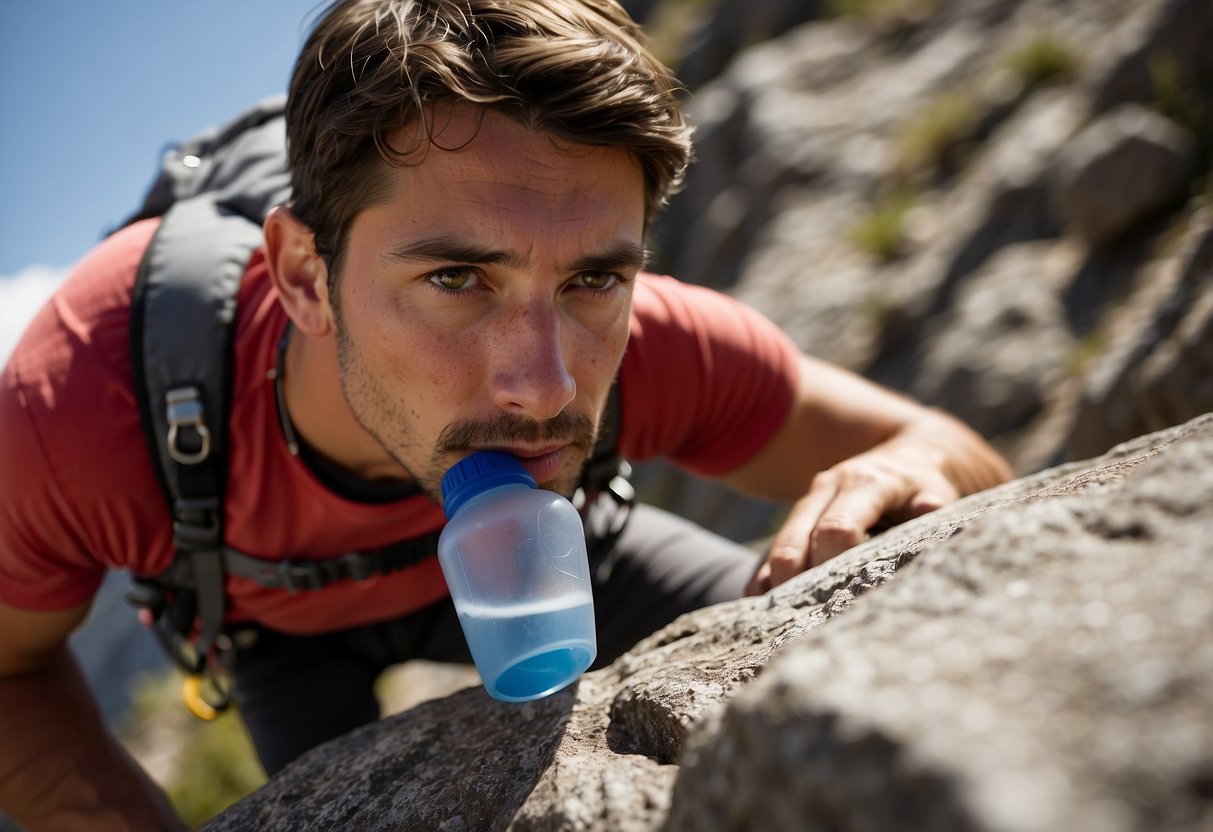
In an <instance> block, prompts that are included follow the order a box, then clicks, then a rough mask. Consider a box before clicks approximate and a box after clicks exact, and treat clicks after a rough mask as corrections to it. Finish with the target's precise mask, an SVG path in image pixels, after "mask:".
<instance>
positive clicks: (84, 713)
mask: <svg viewBox="0 0 1213 832" xmlns="http://www.w3.org/2000/svg"><path fill="white" fill-rule="evenodd" d="M87 611H88V605H87V604H85V605H82V606H80V607H76V608H74V609H71V610H64V611H61V612H32V611H29V610H20V609H16V608H14V607H9V606H5V605H3V604H0V737H3V741H0V808H3V809H4V811H5V812H7V813H8V814H9V815H11V816H12V817H13V819H14V820H16V821H17V822H18V823H19V824H21V825H22V826H23V827H24V828H26V829H28V830H29V832H56V830H78V829H89V830H98V831H99V832H102V831H108V830H113V831H114V832H119V830H157V832H158V831H159V830H184V829H186V826H185V824H184V823H183V822H182V821H181V820H180V818H178V817H177V815H176V814H175V813H174V812H173V809H172V807H171V806H170V805H169V802H168V799H167V798H166V797H165V796H164V794H163V792H161V791H160V789H159V788H158V787H157V786H156V784H155V783H153V782H152V780H151V779H150V778H149V777H148V776H147V774H145V773H144V772H143V770H142V769H141V768H140V767H139V764H138V763H136V762H135V761H134V759H133V758H131V756H130V755H129V754H127V752H126V750H125V749H124V748H123V747H122V746H121V745H120V744H119V743H118V742H117V741H116V740H115V739H114V738H113V737H112V736H111V735H110V734H109V733H108V732H107V731H106V729H105V725H104V724H103V722H102V719H101V714H100V713H99V712H98V710H97V706H96V703H95V702H94V701H93V697H92V693H91V692H90V691H89V689H88V686H87V684H86V683H85V681H84V677H83V675H82V674H81V672H80V669H79V667H78V666H77V664H76V661H75V658H74V657H73V656H72V655H71V652H70V651H69V650H68V649H67V644H66V639H67V636H68V634H69V633H70V632H71V631H72V629H73V628H74V627H75V626H76V625H77V624H79V622H80V621H81V620H83V618H84V615H85V613H86V612H87Z"/></svg>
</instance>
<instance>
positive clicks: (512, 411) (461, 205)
mask: <svg viewBox="0 0 1213 832" xmlns="http://www.w3.org/2000/svg"><path fill="white" fill-rule="evenodd" d="M434 133H435V135H434V145H433V146H429V145H428V144H426V143H425V142H424V140H422V146H423V149H422V150H421V151H419V152H418V155H417V159H419V160H420V161H416V160H411V161H415V163H414V164H410V165H408V166H404V167H391V168H389V167H387V166H386V165H385V166H384V174H383V175H384V176H385V177H387V179H388V183H389V186H388V193H387V197H386V199H384V200H381V201H379V202H377V203H375V204H373V205H372V206H371V207H369V208H367V209H366V210H364V211H363V212H362V213H360V214H359V215H358V216H357V217H356V218H355V219H354V222H353V224H352V225H351V228H350V232H349V236H348V239H347V241H346V250H345V258H344V263H343V265H342V267H341V273H340V275H339V279H338V281H337V286H338V288H337V294H338V297H337V298H336V301H337V302H336V303H335V304H334V307H335V310H334V311H335V322H336V326H337V345H338V358H339V366H340V373H341V386H342V391H343V393H344V395H345V398H346V400H347V401H348V403H349V406H350V409H351V410H352V411H353V413H354V415H355V417H356V418H357V420H358V421H359V423H360V424H361V425H362V427H363V428H364V429H366V430H367V431H368V432H369V433H370V434H371V435H372V436H373V437H375V439H376V440H377V441H378V442H379V443H380V444H381V445H382V446H383V448H384V449H385V451H386V452H387V453H388V454H390V455H391V456H392V457H393V458H394V459H395V460H396V461H397V462H399V463H400V464H401V465H402V466H404V468H405V469H406V470H407V471H408V472H409V473H410V474H411V475H412V476H413V477H414V478H415V479H416V480H417V481H418V482H419V483H420V485H421V486H422V487H423V488H425V489H426V490H427V491H428V492H429V493H430V494H431V495H434V496H436V495H437V494H438V484H439V481H440V479H441V477H442V474H443V473H444V472H445V471H446V470H447V468H449V467H450V466H451V465H452V464H454V463H455V462H458V461H459V460H460V459H462V458H463V457H465V456H467V455H468V454H469V453H470V452H472V451H473V450H479V449H484V448H493V449H498V450H505V451H507V452H509V453H512V454H514V455H516V456H518V457H519V458H520V459H521V461H522V462H523V464H524V466H525V467H526V468H527V469H528V470H529V471H530V472H531V474H532V475H533V476H534V477H535V479H536V480H537V481H538V482H539V483H540V484H541V485H543V486H545V487H547V488H551V489H553V490H557V491H561V492H562V493H565V494H568V493H569V492H571V490H572V488H573V487H574V486H575V484H576V480H577V476H578V472H579V471H580V469H581V467H582V465H583V463H584V462H585V460H586V459H587V458H588V456H589V453H590V450H591V449H592V447H593V441H594V435H595V432H596V425H597V423H598V420H599V418H600V416H601V414H602V411H603V408H604V406H605V403H606V399H607V394H608V392H609V389H610V385H611V383H612V381H613V379H614V376H615V373H616V371H617V369H618V366H619V362H620V360H621V359H622V356H623V351H624V347H625V346H626V344H627V339H628V321H629V313H630V308H631V295H632V281H633V279H634V278H635V276H636V273H637V271H639V269H640V266H641V265H642V260H643V247H642V246H643V226H644V181H643V175H642V173H641V171H640V169H639V167H638V166H637V165H636V164H635V163H634V162H633V161H632V159H631V157H630V156H629V155H628V154H627V153H626V151H623V150H620V149H617V148H602V147H590V146H584V145H567V144H565V143H562V142H559V143H554V142H553V140H552V139H550V138H549V137H548V136H547V135H546V134H540V133H535V132H533V131H531V130H530V129H528V128H526V127H524V126H522V125H521V124H519V123H517V122H515V121H512V120H510V119H508V118H506V117H504V116H501V115H499V114H496V113H492V112H488V113H483V114H478V111H477V110H475V109H473V108H471V107H461V106H459V107H455V108H452V109H449V110H446V111H444V112H443V114H442V115H440V116H439V117H438V118H436V119H435V123H434ZM392 139H393V146H396V147H402V146H403V147H408V146H411V145H412V144H413V143H415V142H417V128H412V129H404V130H401V131H399V132H398V133H397V134H396V135H394V136H393V137H392ZM442 148H452V149H449V150H448V149H442Z"/></svg>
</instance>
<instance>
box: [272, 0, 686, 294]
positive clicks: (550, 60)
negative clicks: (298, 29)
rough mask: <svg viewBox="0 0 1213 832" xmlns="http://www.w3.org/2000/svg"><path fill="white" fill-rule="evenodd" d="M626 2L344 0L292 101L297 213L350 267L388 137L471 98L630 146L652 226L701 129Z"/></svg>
mask: <svg viewBox="0 0 1213 832" xmlns="http://www.w3.org/2000/svg"><path fill="white" fill-rule="evenodd" d="M642 38H643V36H642V35H641V33H640V30H639V27H637V25H636V24H635V23H634V22H633V21H632V20H631V19H630V18H629V17H628V15H627V13H626V12H625V11H624V10H623V9H622V8H621V7H620V6H619V5H618V4H617V3H616V2H615V0H338V2H335V3H333V4H332V5H331V6H329V8H328V9H327V10H326V11H325V12H324V13H323V15H322V17H321V19H320V21H319V23H318V24H317V25H316V27H315V28H314V29H313V31H312V33H311V35H310V36H309V38H308V40H307V43H306V44H305V45H304V47H303V51H302V52H301V54H300V56H299V61H298V63H297V64H296V67H295V72H294V76H293V78H292V79H291V87H290V95H289V99H288V103H287V112H286V118H287V142H288V150H289V161H290V171H291V185H292V187H293V192H294V193H293V202H292V208H293V210H294V212H295V213H296V215H297V216H298V217H299V218H300V219H301V220H302V221H303V222H304V223H306V224H307V225H308V226H309V227H310V228H311V230H312V232H313V233H314V235H315V245H316V250H317V252H318V253H319V254H320V255H321V256H322V257H324V259H325V260H326V262H327V263H328V265H329V271H330V278H332V277H334V276H335V272H337V271H338V270H339V269H340V261H341V259H342V256H341V255H342V253H343V251H344V248H345V241H346V235H347V234H348V231H349V227H350V224H351V223H352V222H353V219H354V217H355V216H356V215H357V213H358V212H359V211H361V210H363V209H364V208H365V207H366V206H367V205H369V204H370V203H371V202H372V201H374V199H376V198H377V196H378V194H379V193H380V190H379V183H380V182H381V179H382V178H381V176H380V170H381V169H380V168H379V164H380V163H381V162H386V163H387V164H397V165H398V164H404V163H405V162H406V160H405V158H404V157H405V155H406V153H405V152H403V151H400V150H398V149H395V148H392V147H391V146H390V145H389V143H388V140H387V136H388V134H389V133H391V132H392V131H394V130H396V129H397V128H400V127H402V126H404V125H407V124H410V123H413V122H417V121H420V122H422V123H424V120H425V118H426V116H427V111H429V110H430V109H431V108H432V106H433V105H435V104H442V103H451V102H467V103H472V104H476V105H480V106H484V107H490V108H493V109H494V110H496V111H498V112H501V113H504V114H505V115H507V116H509V117H510V118H513V119H516V120H517V121H519V122H521V123H523V124H525V125H527V126H529V127H532V128H534V129H536V130H542V131H545V132H548V133H551V134H552V135H554V136H557V137H560V138H562V139H564V140H567V141H571V142H574V143H579V144H591V145H607V146H613V147H620V148H623V149H625V150H627V151H628V152H629V153H630V154H631V155H632V156H633V158H634V159H635V160H636V161H637V163H638V164H639V165H640V167H641V169H642V171H643V172H644V177H645V199H646V206H645V207H646V216H647V217H648V218H649V219H651V218H652V217H653V215H654V214H655V213H656V212H657V210H658V209H659V208H660V206H661V205H662V204H663V203H664V201H665V199H666V197H667V196H668V195H669V194H671V193H673V192H674V191H675V190H676V189H677V187H678V185H679V184H680V183H681V181H682V176H683V172H684V171H685V169H686V165H687V162H688V159H689V156H690V128H689V127H688V126H687V125H686V124H685V123H684V122H683V120H682V116H681V114H680V112H679V110H678V106H677V102H676V100H675V97H674V80H673V77H672V76H671V74H670V72H669V70H668V69H666V67H665V66H663V65H662V64H661V62H660V61H658V60H657V59H656V58H655V57H653V55H652V54H650V53H649V51H648V50H647V48H646V47H645V46H644V45H643V42H642Z"/></svg>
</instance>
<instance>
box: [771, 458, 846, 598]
mask: <svg viewBox="0 0 1213 832" xmlns="http://www.w3.org/2000/svg"><path fill="white" fill-rule="evenodd" d="M837 487H838V486H837V480H836V479H835V478H834V477H833V476H825V475H818V477H817V478H816V479H814V481H813V488H812V489H811V490H810V491H809V493H808V494H806V495H805V496H803V497H801V498H800V499H799V500H797V501H796V503H795V504H793V506H792V510H791V511H790V512H788V516H787V519H786V520H784V523H783V526H782V527H781V528H780V529H779V532H778V533H777V534H776V535H775V538H774V539H773V540H772V541H771V548H770V550H769V551H768V552H767V558H766V562H765V563H764V564H763V566H764V567H766V569H767V572H766V578H767V581H768V584H769V586H768V589H769V588H770V587H773V586H778V585H779V584H781V583H783V582H784V581H786V580H787V579H788V578H791V577H792V576H793V575H798V574H800V573H801V572H803V571H804V570H806V569H808V568H809V565H810V564H809V537H810V535H812V533H813V529H814V528H815V527H816V526H817V523H818V521H819V519H820V518H821V513H822V512H823V511H824V510H825V508H826V506H828V505H830V503H831V501H833V500H834V498H835V496H836V494H837Z"/></svg>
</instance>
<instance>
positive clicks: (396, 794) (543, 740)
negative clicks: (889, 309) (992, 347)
mask: <svg viewBox="0 0 1213 832" xmlns="http://www.w3.org/2000/svg"><path fill="white" fill-rule="evenodd" d="M1211 471H1213V415H1209V416H1206V417H1202V418H1200V419H1197V420H1195V421H1192V422H1190V423H1187V424H1185V425H1183V426H1180V427H1178V428H1172V429H1169V430H1167V431H1164V432H1160V433H1156V434H1152V435H1149V436H1146V437H1143V438H1141V439H1139V440H1136V441H1134V442H1132V443H1129V444H1126V445H1124V446H1121V447H1118V448H1116V449H1114V450H1113V451H1111V452H1110V453H1108V454H1107V455H1105V456H1103V457H1100V458H1097V459H1095V460H1092V461H1090V462H1079V463H1069V464H1066V465H1064V466H1060V467H1057V468H1054V469H1050V470H1048V471H1045V472H1043V473H1040V474H1036V475H1033V476H1031V477H1027V478H1024V479H1021V480H1018V481H1016V482H1013V483H1010V484H1008V485H1006V486H1003V487H1001V488H998V489H994V490H991V491H989V492H986V493H983V494H979V495H974V496H972V497H969V498H966V499H965V500H962V501H961V502H959V503H957V504H955V505H953V506H950V507H948V508H946V509H943V510H941V511H938V512H935V513H934V514H931V515H927V516H925V517H922V518H919V519H917V520H915V521H912V522H910V523H907V524H905V525H903V526H899V527H897V528H895V529H892V530H890V531H888V532H886V533H885V534H883V535H881V536H879V537H876V538H873V539H872V540H870V541H869V542H867V543H866V544H864V545H862V546H859V547H857V548H856V549H854V550H852V551H850V552H848V553H846V554H845V555H843V556H841V557H839V558H837V559H835V560H834V561H831V562H829V563H827V564H826V565H825V566H822V567H818V568H817V569H814V570H812V571H810V572H808V573H805V574H804V575H802V576H800V577H799V578H797V579H795V580H793V581H790V582H788V583H787V584H784V585H782V586H780V587H778V588H776V589H775V590H774V591H772V592H771V593H769V594H768V595H766V596H763V597H760V598H749V599H741V600H738V601H734V602H730V603H727V604H721V605H718V606H715V607H711V608H708V609H704V610H700V611H698V612H696V613H692V614H689V615H686V616H683V617H682V618H680V619H679V620H677V621H675V622H674V623H673V624H671V625H670V626H669V627H667V628H665V629H664V630H662V631H659V632H658V633H656V634H654V635H653V636H652V637H650V638H649V639H647V640H646V641H644V642H642V643H641V644H639V645H637V647H636V648H635V649H633V650H632V651H631V652H629V653H628V654H626V655H624V656H623V657H621V658H620V659H619V660H618V661H617V662H616V663H615V664H613V665H612V666H610V667H608V668H604V669H603V670H600V671H597V672H594V673H591V674H587V675H586V676H585V677H583V679H582V680H581V681H580V682H579V683H578V684H577V685H576V686H575V687H574V688H572V689H569V690H566V691H565V692H562V693H560V694H557V695H555V696H553V697H550V698H548V699H546V700H543V701H540V702H535V703H528V704H523V705H509V704H504V703H500V702H496V701H494V700H491V699H489V698H488V696H487V695H486V694H485V693H484V692H483V691H482V690H481V689H479V688H472V689H468V690H464V691H462V692H460V693H457V694H455V695H453V696H451V697H449V698H447V699H443V700H436V701H432V702H428V703H425V704H422V705H420V706H418V707H416V708H414V709H412V710H410V711H407V712H405V713H402V714H399V715H397V716H395V717H391V718H388V719H384V720H381V721H380V722H378V723H375V724H372V725H369V726H366V727H364V728H362V729H360V730H358V731H355V732H353V733H351V734H349V735H347V736H345V737H343V738H340V739H337V740H334V741H333V742H330V743H328V744H327V745H324V746H322V747H320V748H318V749H316V750H314V751H313V752H311V753H309V754H307V755H306V756H304V757H302V758H301V759H299V760H298V761H296V762H295V763H294V764H292V765H291V766H289V767H288V768H287V769H286V770H285V771H283V772H282V773H281V774H280V775H279V776H277V777H276V778H274V779H273V780H272V781H271V782H270V783H269V784H268V785H267V786H265V787H264V788H263V789H262V790H260V791H259V792H257V793H255V794H253V795H251V796H250V797H248V798H246V799H245V800H244V801H242V802H240V803H238V804H236V805H235V806H234V807H232V808H231V809H229V810H228V811H227V812H226V813H224V814H223V815H221V816H220V817H218V818H216V819H215V820H214V821H213V822H212V823H211V824H210V825H208V826H207V827H206V829H207V830H210V832H220V830H246V829H259V830H292V832H294V831H295V830H309V829H316V830H319V829H365V830H396V829H408V830H446V832H452V831H453V830H504V829H509V830H514V832H522V830H638V831H639V830H646V832H649V831H650V830H663V832H683V831H684V830H688V831H689V830H705V831H706V830H713V831H715V830H739V831H740V830H780V832H782V831H783V830H789V829H797V830H816V829H821V830H835V832H838V831H840V830H841V831H843V832H845V830H851V829H854V830H860V829H865V830H896V829H916V830H919V829H922V830H931V829H939V830H944V829H947V830H981V831H982V832H986V830H988V832H1038V831H1039V832H1045V830H1057V829H1067V830H1100V832H1122V831H1123V832H1130V830H1132V831H1133V832H1138V831H1140V832H1147V830H1151V831H1152V830H1159V829H1167V830H1173V832H1184V831H1185V830H1191V832H1196V830H1200V829H1208V828H1210V824H1211V823H1213V641H1210V639H1209V637H1208V634H1209V633H1210V632H1213V562H1211V561H1210V550H1209V543H1208V535H1209V532H1210V530H1213V475H1211V474H1210V472H1211Z"/></svg>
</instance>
